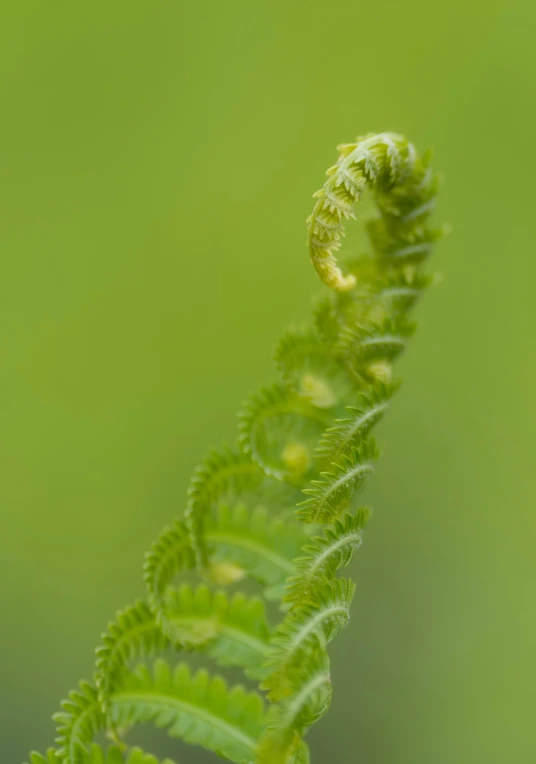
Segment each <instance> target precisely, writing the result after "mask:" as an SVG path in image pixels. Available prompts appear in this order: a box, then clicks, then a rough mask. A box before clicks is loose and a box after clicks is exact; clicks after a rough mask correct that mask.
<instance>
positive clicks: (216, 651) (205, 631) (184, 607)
mask: <svg viewBox="0 0 536 764" xmlns="http://www.w3.org/2000/svg"><path fill="white" fill-rule="evenodd" d="M166 618H167V621H168V623H169V624H170V626H171V629H172V631H173V641H174V642H175V643H177V644H183V645H185V646H187V647H190V648H198V649H199V648H202V649H203V650H204V651H205V652H207V654H208V655H209V656H210V657H211V658H213V659H214V660H215V661H216V662H217V663H218V664H219V665H220V666H239V667H241V668H242V669H243V670H244V672H245V673H246V675H247V676H250V677H252V678H259V677H260V676H262V675H263V674H264V673H265V671H264V670H263V668H262V666H263V663H264V659H265V656H266V652H267V649H268V644H269V639H270V629H269V627H268V624H267V621H266V610H265V605H264V601H263V600H262V599H261V598H260V597H246V596H245V595H244V594H242V593H241V592H236V593H235V594H234V595H233V596H232V597H231V598H230V599H229V598H228V597H227V595H226V594H225V593H224V592H222V591H216V592H213V591H212V590H211V589H210V587H208V586H207V585H206V584H199V585H198V586H197V587H196V588H195V589H193V588H192V587H191V586H190V585H189V584H183V585H182V586H180V587H179V589H177V590H170V591H169V592H168V595H167V598H166Z"/></svg>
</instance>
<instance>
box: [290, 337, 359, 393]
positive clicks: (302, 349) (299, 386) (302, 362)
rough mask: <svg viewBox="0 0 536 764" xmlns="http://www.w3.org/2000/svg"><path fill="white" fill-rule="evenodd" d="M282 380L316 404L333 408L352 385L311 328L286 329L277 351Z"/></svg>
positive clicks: (343, 370)
mask: <svg viewBox="0 0 536 764" xmlns="http://www.w3.org/2000/svg"><path fill="white" fill-rule="evenodd" d="M276 362H277V365H278V368H279V371H280V373H281V376H282V378H283V380H284V382H285V384H286V385H287V386H288V387H289V388H290V389H291V390H293V391H294V392H295V393H296V394H297V395H299V396H300V397H302V398H306V399H307V400H309V401H310V402H311V403H312V404H313V405H314V406H317V407H319V408H332V407H333V406H335V405H337V404H341V403H344V402H345V401H347V400H348V399H349V398H351V397H353V391H354V385H353V381H352V379H351V378H350V376H349V374H348V372H347V370H346V369H345V367H344V365H343V364H342V363H341V361H340V360H339V359H338V358H337V356H336V354H335V353H334V352H333V349H332V348H331V347H329V346H328V345H326V344H325V343H323V342H322V341H321V340H320V339H319V338H318V336H317V333H316V331H315V330H314V329H312V328H310V327H306V328H303V329H289V330H288V331H287V332H286V334H284V335H283V338H282V339H281V341H280V343H279V346H278V348H277V351H276Z"/></svg>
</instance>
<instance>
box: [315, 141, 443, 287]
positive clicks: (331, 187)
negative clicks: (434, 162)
mask: <svg viewBox="0 0 536 764" xmlns="http://www.w3.org/2000/svg"><path fill="white" fill-rule="evenodd" d="M339 149H340V151H341V154H340V157H339V159H338V161H337V163H336V165H335V166H334V167H332V168H330V170H328V179H327V181H326V183H325V184H324V187H323V188H322V189H321V190H320V191H318V192H317V193H316V194H315V197H316V199H317V202H316V204H315V207H314V210H313V213H312V215H311V217H310V218H309V220H308V231H309V253H310V256H311V261H312V263H313V266H314V268H315V270H316V272H317V273H318V275H319V277H320V279H321V280H322V281H323V282H324V284H326V286H328V287H330V288H331V289H333V290H335V291H337V292H347V291H350V290H351V289H353V288H354V287H355V285H356V278H355V276H354V275H353V274H349V275H347V276H344V275H343V274H342V271H341V270H340V268H339V267H338V266H337V261H336V259H335V257H334V252H336V251H337V250H338V249H339V248H340V245H341V240H342V237H343V236H344V222H345V220H347V219H348V218H349V217H351V214H350V213H351V210H352V208H353V206H354V203H355V202H357V201H359V199H360V197H361V194H362V192H363V190H364V188H365V186H366V185H367V184H370V185H371V186H372V188H373V190H374V191H375V192H376V201H377V203H378V205H379V208H380V210H381V211H382V213H383V215H386V214H387V215H391V216H393V217H394V219H395V220H396V221H397V222H398V228H396V227H395V225H394V224H393V226H392V227H393V230H394V231H395V232H397V231H399V230H402V231H403V232H405V231H406V228H405V227H407V226H408V224H409V223H410V222H411V221H412V218H411V213H412V212H413V211H415V210H417V209H421V210H422V207H423V203H424V202H426V203H427V204H429V203H430V201H431V199H432V196H433V192H434V185H433V180H431V181H430V185H429V186H428V185H427V184H425V183H424V178H425V177H427V176H426V169H425V168H424V167H423V163H422V161H421V160H418V159H417V156H416V152H415V150H414V148H413V146H412V145H411V144H409V143H408V141H406V139H405V138H403V137H402V136H400V135H397V134H396V133H380V134H378V135H369V136H365V137H363V138H358V140H357V141H356V143H353V144H347V145H345V146H341V147H339ZM425 186H426V187H425ZM421 187H422V188H421ZM419 189H420V191H419ZM426 215H427V210H426V209H425V210H422V211H421V212H419V213H418V214H416V215H415V217H414V218H413V219H414V220H418V221H419V223H420V225H421V227H422V225H423V222H424V219H425V217H426ZM408 216H410V217H409V219H408Z"/></svg>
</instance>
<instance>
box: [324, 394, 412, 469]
mask: <svg viewBox="0 0 536 764" xmlns="http://www.w3.org/2000/svg"><path fill="white" fill-rule="evenodd" d="M396 389H397V387H396V386H394V385H390V386H386V385H383V384H381V383H379V384H378V386H377V388H373V389H370V390H368V391H367V392H366V393H362V394H361V396H360V399H359V403H358V405H357V406H348V407H347V408H346V411H347V412H348V414H349V416H348V417H347V418H346V419H336V420H335V426H334V427H330V428H329V429H328V430H326V432H325V433H324V435H323V436H322V440H321V441H320V443H319V445H318V448H317V456H318V458H320V459H322V460H326V461H329V462H330V463H333V462H336V461H337V460H338V459H340V457H341V456H342V455H343V454H345V453H349V451H350V449H351V448H359V447H360V446H361V445H362V444H363V443H364V441H365V440H366V438H367V436H368V434H369V433H370V431H371V430H372V428H373V427H374V426H375V425H376V424H377V423H378V422H379V421H380V420H381V419H382V418H383V416H384V415H385V413H386V411H387V409H388V408H389V402H390V398H391V397H392V395H393V393H394V391H395V390H396Z"/></svg>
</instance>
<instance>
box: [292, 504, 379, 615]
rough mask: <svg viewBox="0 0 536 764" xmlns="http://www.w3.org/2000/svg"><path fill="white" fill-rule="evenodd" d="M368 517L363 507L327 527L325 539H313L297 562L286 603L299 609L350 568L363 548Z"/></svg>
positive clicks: (321, 537) (322, 537) (366, 510)
mask: <svg viewBox="0 0 536 764" xmlns="http://www.w3.org/2000/svg"><path fill="white" fill-rule="evenodd" d="M369 517H370V510H369V509H366V508H365V507H360V508H359V509H358V510H357V512H356V513H355V514H353V515H350V514H348V515H346V516H345V517H344V518H343V519H342V520H335V521H334V523H333V524H332V525H329V526H327V527H326V529H325V530H324V534H323V535H322V536H316V537H315V538H313V539H311V541H310V542H309V543H308V544H307V545H306V546H304V548H303V552H304V555H303V556H302V557H298V558H297V559H296V560H295V561H294V567H295V572H294V574H293V575H292V576H291V577H290V578H289V579H288V582H287V585H286V589H287V592H286V594H285V596H284V598H283V599H284V601H285V602H290V603H291V604H293V605H296V604H300V603H302V602H304V601H306V600H309V599H310V598H311V597H312V595H313V593H316V590H317V589H318V586H319V584H320V583H321V582H322V581H326V580H330V579H332V578H334V576H335V573H336V572H337V571H338V570H340V569H341V568H344V567H345V566H346V565H348V564H349V562H350V560H351V559H352V556H353V553H354V551H355V550H356V549H357V548H358V547H359V546H361V543H362V540H363V530H364V528H365V526H366V524H367V522H368V519H369Z"/></svg>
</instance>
